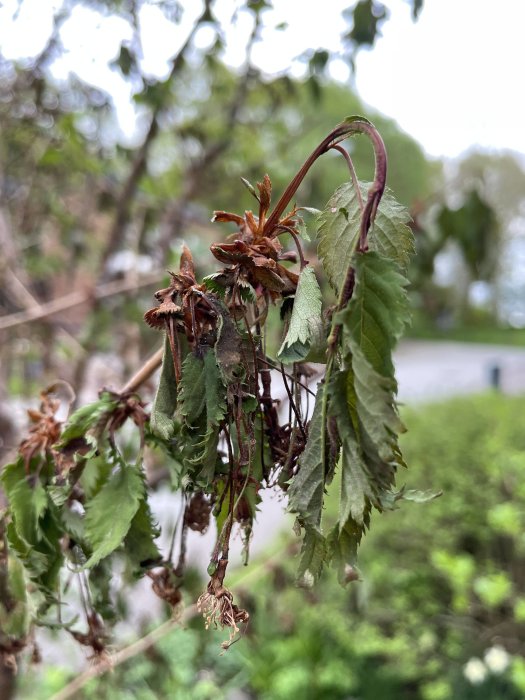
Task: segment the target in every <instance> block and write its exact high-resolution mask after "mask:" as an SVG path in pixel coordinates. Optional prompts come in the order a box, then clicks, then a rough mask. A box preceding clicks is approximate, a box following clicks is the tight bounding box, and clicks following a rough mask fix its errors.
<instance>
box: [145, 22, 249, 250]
mask: <svg viewBox="0 0 525 700" xmlns="http://www.w3.org/2000/svg"><path fill="white" fill-rule="evenodd" d="M259 28H260V16H259V13H256V14H255V21H254V26H253V29H252V32H251V34H250V37H249V39H248V43H247V45H246V61H245V68H244V70H243V72H242V74H241V76H240V77H239V80H238V82H237V86H236V89H235V92H234V95H233V98H232V101H231V103H230V105H229V107H228V109H227V110H226V121H225V127H224V134H223V136H222V137H220V138H219V139H217V140H216V141H215V142H213V143H211V144H209V145H208V147H207V148H205V149H204V152H203V153H202V155H201V156H200V157H199V158H198V159H197V160H196V161H194V162H193V163H191V164H190V165H189V167H188V168H187V170H186V172H185V173H184V176H183V178H182V180H183V182H184V188H183V191H182V194H181V195H180V196H179V197H178V199H177V200H176V201H175V202H174V203H173V204H172V205H171V206H168V208H167V209H166V212H165V215H164V217H163V223H162V233H161V237H160V246H159V248H160V253H161V255H162V257H163V258H164V257H165V256H166V254H167V251H168V250H169V246H170V243H171V241H172V240H173V239H176V238H179V237H180V236H181V233H182V230H183V228H184V225H185V216H186V207H187V205H188V203H189V202H190V201H191V200H192V199H193V198H194V197H195V195H196V194H197V193H198V192H199V191H200V190H202V189H203V188H204V186H205V183H206V181H207V179H208V177H207V176H208V173H209V172H210V171H211V166H212V165H213V164H214V163H215V162H216V161H217V160H218V158H219V157H220V156H221V155H222V154H223V153H224V152H225V151H226V150H227V149H228V147H229V146H230V144H231V143H232V142H233V139H234V132H235V127H236V126H237V122H238V116H239V113H240V111H241V109H242V108H243V106H244V104H245V102H246V98H247V97H248V86H249V83H250V79H251V78H252V77H253V75H254V69H253V67H252V63H251V55H252V49H253V45H254V44H255V41H256V39H257V36H258V33H259Z"/></svg>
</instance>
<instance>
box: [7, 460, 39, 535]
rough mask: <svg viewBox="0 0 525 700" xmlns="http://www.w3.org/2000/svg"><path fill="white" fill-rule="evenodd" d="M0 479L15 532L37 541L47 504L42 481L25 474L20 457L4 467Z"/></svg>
mask: <svg viewBox="0 0 525 700" xmlns="http://www.w3.org/2000/svg"><path fill="white" fill-rule="evenodd" d="M0 479H1V482H2V486H3V488H4V491H5V494H6V496H7V499H8V501H9V509H10V511H11V515H12V517H13V522H14V525H15V529H16V532H17V533H18V535H19V537H21V538H22V539H24V540H25V541H26V542H27V543H29V544H34V543H37V542H38V541H39V540H40V539H41V538H42V531H41V527H40V520H41V518H42V516H43V515H44V513H45V511H46V509H47V504H48V501H47V495H46V492H45V489H44V487H43V486H42V483H41V482H40V481H39V480H38V479H37V478H36V477H35V476H34V475H31V476H29V475H27V474H26V470H25V466H24V460H23V459H22V458H19V459H18V460H17V461H16V462H13V463H12V464H8V465H7V466H6V467H4V469H3V470H2V475H1V477H0ZM30 480H31V481H30Z"/></svg>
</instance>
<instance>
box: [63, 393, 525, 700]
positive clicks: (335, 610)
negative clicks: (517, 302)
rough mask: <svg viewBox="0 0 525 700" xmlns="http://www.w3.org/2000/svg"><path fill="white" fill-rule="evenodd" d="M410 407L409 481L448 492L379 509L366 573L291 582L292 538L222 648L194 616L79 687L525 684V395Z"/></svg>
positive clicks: (195, 690) (454, 687)
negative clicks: (244, 624) (236, 638)
mask: <svg viewBox="0 0 525 700" xmlns="http://www.w3.org/2000/svg"><path fill="white" fill-rule="evenodd" d="M405 418H406V423H407V424H408V425H409V426H410V432H409V433H407V435H406V436H405V437H404V439H403V442H404V445H403V447H404V451H405V454H406V459H407V463H408V464H409V466H410V470H409V471H407V472H406V475H403V474H402V475H400V482H401V483H402V482H403V476H406V482H407V486H408V487H410V488H420V489H426V488H430V489H433V490H439V489H441V490H443V496H442V497H441V498H439V499H437V500H435V501H432V502H430V503H427V504H423V505H419V504H415V503H405V504H403V506H402V507H401V508H400V509H399V510H396V511H394V512H392V513H386V514H383V515H381V516H377V517H376V518H375V522H374V527H373V528H372V531H371V533H370V535H369V536H368V537H367V538H365V541H364V544H363V547H362V550H361V553H360V560H359V566H360V572H361V579H362V580H361V581H360V582H356V583H352V584H349V586H348V587H347V588H346V589H342V588H341V587H339V585H338V584H337V582H336V577H335V573H334V572H333V571H330V572H326V573H325V574H324V576H323V579H322V581H321V584H320V585H319V586H318V587H317V588H315V589H312V590H302V589H298V588H295V587H294V585H293V583H294V576H295V572H294V567H295V564H296V561H295V560H294V558H293V556H291V553H292V552H294V551H296V549H297V547H296V545H295V544H289V543H288V545H287V546H286V548H285V550H286V552H285V554H283V555H282V556H280V557H278V558H275V557H274V558H273V559H272V560H271V561H273V563H272V564H270V565H268V566H266V567H265V568H263V569H262V570H261V571H262V573H261V575H260V576H259V577H258V578H257V577H256V576H253V577H252V578H251V579H250V585H248V583H246V584H245V585H244V596H245V597H246V598H247V599H249V601H248V602H249V608H250V610H251V611H253V614H252V620H251V622H250V625H249V628H248V632H247V634H246V636H245V637H244V638H243V639H242V640H241V641H240V642H239V643H237V644H235V645H234V646H233V647H232V648H231V649H230V650H229V651H228V652H227V654H225V655H223V656H219V651H220V647H219V642H220V639H222V637H223V636H224V635H222V636H221V635H220V634H217V633H210V632H204V631H203V630H202V624H201V620H195V621H193V623H192V625H191V628H190V629H188V630H178V631H176V632H175V633H173V634H171V635H170V636H169V637H168V638H166V639H165V640H163V641H162V643H161V644H159V645H158V647H156V649H155V650H154V651H152V652H150V653H149V654H148V655H147V656H144V657H143V658H141V659H140V660H137V659H135V660H134V661H133V662H132V663H131V664H127V665H125V666H122V667H119V668H118V669H117V670H116V671H115V672H114V673H113V674H106V676H104V677H103V678H102V679H101V680H98V681H94V682H92V683H91V684H90V686H88V687H87V688H86V691H85V693H84V694H83V695H79V696H77V697H84V698H91V697H97V698H108V700H114V699H115V700H116V699H118V700H121V699H124V698H127V697H128V696H129V697H132V696H133V697H137V698H144V700H146V698H150V697H151V698H152V697H166V698H167V697H169V698H174V699H175V700H186V698H188V699H194V698H195V699H197V700H198V699H200V698H202V699H205V698H214V699H215V698H217V699H219V698H230V697H235V696H233V695H231V694H230V691H231V690H232V689H234V688H239V689H243V690H244V691H245V693H246V695H245V696H242V697H247V698H260V699H261V700H280V699H283V700H284V699H287V700H288V699H289V698H301V699H302V700H309V699H311V700H324V699H326V700H338V699H341V700H343V699H346V698H359V699H360V700H376V699H378V698H381V699H383V698H385V699H388V700H401V699H403V700H407V699H408V700H412V699H413V700H419V699H421V700H445V699H447V700H448V699H449V698H452V699H454V700H455V699H457V700H477V699H479V700H481V699H483V700H514V699H516V700H518V699H519V698H523V697H524V696H525V662H524V661H523V660H522V658H521V656H522V655H523V652H524V643H523V640H524V639H525V593H524V584H525V535H524V532H525V479H524V478H523V475H525V429H524V428H525V399H524V398H506V397H502V396H499V395H495V394H493V395H490V396H479V397H473V398H462V399H456V400H453V401H448V402H446V403H443V404H440V405H434V406H426V407H422V408H418V409H417V410H415V409H411V410H410V411H408V410H407V411H405ZM334 486H336V485H334ZM327 517H328V518H329V517H330V505H329V506H328V510H327ZM54 679H55V682H56V679H57V677H56V675H55V676H54ZM237 697H238V696H237Z"/></svg>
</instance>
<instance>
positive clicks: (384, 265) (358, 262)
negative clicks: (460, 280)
mask: <svg viewBox="0 0 525 700" xmlns="http://www.w3.org/2000/svg"><path fill="white" fill-rule="evenodd" d="M353 264H354V267H355V287H354V293H353V296H352V299H351V300H350V302H349V304H348V306H347V307H346V309H345V310H344V311H342V312H340V313H339V314H338V315H337V317H336V319H335V320H336V322H339V323H341V324H342V327H343V339H342V346H343V352H344V363H345V367H344V369H341V370H339V371H337V372H336V373H334V374H333V375H332V377H331V380H330V382H329V386H328V392H329V394H328V396H329V401H328V414H329V416H332V417H333V418H335V420H336V423H337V430H338V433H339V437H340V439H341V443H342V454H341V469H342V474H341V500H340V510H339V528H340V530H341V531H342V530H343V529H344V528H347V523H348V522H349V521H351V523H352V526H351V530H352V532H353V533H354V535H355V536H357V534H358V530H359V528H360V532H361V533H362V531H363V530H364V528H365V526H366V523H367V519H368V514H369V511H370V506H371V505H374V506H375V507H376V508H377V509H378V510H383V509H384V508H385V507H389V505H388V504H389V503H390V502H391V501H392V499H393V498H394V495H393V493H392V487H393V485H394V481H395V474H396V469H397V467H398V466H400V465H403V464H404V462H403V459H402V455H401V452H400V450H399V446H398V434H399V433H400V432H403V431H404V426H403V424H402V422H401V420H400V419H399V415H398V412H397V406H396V402H395V392H396V389H397V386H396V382H395V378H394V367H393V363H392V349H393V347H394V345H395V342H396V340H397V338H398V336H399V334H400V333H401V331H402V329H403V327H404V324H405V323H406V320H407V316H408V311H407V300H406V293H405V289H404V287H405V285H406V280H405V278H404V277H403V276H402V275H400V273H399V272H398V268H397V266H396V264H395V263H393V262H392V261H389V260H386V259H384V258H382V257H381V256H380V255H379V254H378V253H374V252H368V253H364V254H356V256H355V262H354V263H353ZM359 537H360V534H359ZM356 546H357V545H356Z"/></svg>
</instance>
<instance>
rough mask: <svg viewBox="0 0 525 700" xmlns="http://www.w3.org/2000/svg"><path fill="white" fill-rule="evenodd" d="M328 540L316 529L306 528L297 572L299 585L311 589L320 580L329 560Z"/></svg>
mask: <svg viewBox="0 0 525 700" xmlns="http://www.w3.org/2000/svg"><path fill="white" fill-rule="evenodd" d="M327 552H328V548H327V543H326V538H325V537H324V536H323V535H322V534H321V532H320V531H319V530H318V529H317V528H316V527H311V526H306V528H305V532H304V539H303V545H302V547H301V554H300V557H301V558H300V560H299V567H298V571H297V580H298V583H299V584H300V585H302V586H304V587H306V588H310V587H311V586H313V585H314V584H315V583H317V581H318V580H319V577H320V576H321V572H322V570H323V566H324V564H325V562H326V559H327Z"/></svg>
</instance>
